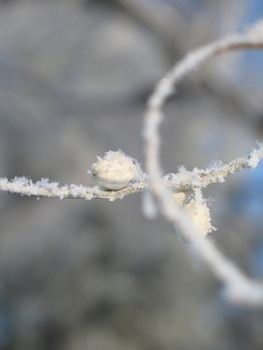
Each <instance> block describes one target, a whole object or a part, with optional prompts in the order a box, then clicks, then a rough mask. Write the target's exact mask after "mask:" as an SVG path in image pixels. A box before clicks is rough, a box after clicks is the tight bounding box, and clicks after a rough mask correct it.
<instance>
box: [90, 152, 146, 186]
mask: <svg viewBox="0 0 263 350" xmlns="http://www.w3.org/2000/svg"><path fill="white" fill-rule="evenodd" d="M91 174H92V175H94V176H95V177H96V179H97V180H98V183H99V185H100V186H101V187H102V188H104V189H105V190H120V189H121V188H124V187H126V186H127V185H128V184H129V183H130V182H131V181H132V180H136V179H138V178H139V177H140V175H141V174H142V171H141V169H140V165H139V164H138V163H137V161H136V160H134V159H132V158H131V157H128V156H127V155H126V154H125V153H123V152H122V151H120V150H119V151H115V152H114V151H109V152H107V153H105V154H104V156H103V158H100V157H98V160H97V162H96V163H94V164H93V165H92V168H91Z"/></svg>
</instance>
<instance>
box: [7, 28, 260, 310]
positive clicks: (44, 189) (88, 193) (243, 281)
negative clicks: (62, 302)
mask: <svg viewBox="0 0 263 350" xmlns="http://www.w3.org/2000/svg"><path fill="white" fill-rule="evenodd" d="M261 48H263V21H262V22H259V23H257V24H256V25H255V26H253V27H252V28H251V29H249V30H248V31H246V32H245V33H244V34H234V35H231V36H229V37H227V38H224V39H222V40H219V41H216V42H213V43H211V44H208V45H206V46H204V47H201V48H199V49H197V50H195V51H193V52H191V53H189V54H188V55H187V56H186V57H185V58H183V59H182V60H181V61H180V62H179V63H177V64H176V65H175V66H174V68H173V69H172V70H171V71H170V72H169V73H168V74H167V75H166V76H165V77H164V78H163V79H162V80H161V81H160V82H159V84H158V85H157V87H156V89H155V90H154V93H153V95H152V96H151V98H150V100H149V103H148V106H147V111H146V114H145V119H144V153H145V167H146V172H147V174H145V173H143V172H142V170H141V168H140V166H139V164H138V162H137V161H136V160H134V159H132V158H130V157H128V156H126V155H125V154H124V153H123V152H121V151H116V152H113V151H109V152H107V153H105V155H104V157H102V158H98V160H97V162H96V163H94V164H93V165H92V168H91V170H90V171H89V173H90V174H91V175H93V176H94V177H95V179H96V180H97V186H94V187H86V186H83V185H75V184H71V185H60V184H59V183H57V182H50V181H49V180H48V179H42V180H40V181H37V182H35V183H34V182H33V181H32V180H30V179H28V178H26V177H16V178H14V179H12V180H8V179H6V178H0V191H4V192H9V193H15V194H20V195H25V196H35V197H48V198H60V199H63V198H75V199H86V200H91V199H95V198H100V199H107V200H110V201H113V200H116V199H119V198H120V199H121V198H124V197H125V196H127V195H129V194H132V193H136V192H141V191H143V190H144V189H147V191H146V194H150V193H151V192H152V193H153V194H154V197H155V199H156V200H157V204H158V205H159V210H160V212H161V213H162V214H163V215H164V216H165V217H166V218H167V219H168V220H169V221H171V222H172V223H173V225H174V227H175V229H176V231H177V232H178V233H179V234H180V235H181V236H182V237H183V238H184V240H186V241H188V242H189V243H190V245H191V246H192V247H193V248H194V249H195V251H196V252H197V253H198V255H199V256H200V258H201V259H202V260H203V261H204V262H205V263H206V264H207V265H208V267H209V268H210V269H211V271H212V272H213V273H214V274H215V276H216V277H217V278H218V279H219V280H220V281H221V282H222V283H223V285H224V295H225V297H226V298H227V299H228V300H229V301H231V302H233V303H237V304H246V305H249V306H258V305H261V306H263V284H262V283H261V282H257V281H254V280H252V279H250V278H249V277H247V276H246V275H245V274H244V273H243V272H242V271H240V270H239V268H238V267H237V266H235V264H233V263H232V262H231V261H230V260H228V259H227V258H226V257H225V256H224V255H223V254H222V253H221V252H220V251H219V250H218V249H217V247H216V246H215V245H214V243H213V242H212V241H211V240H209V239H208V238H206V236H207V233H208V232H210V231H212V230H214V227H213V226H212V225H211V217H210V211H209V208H208V206H207V203H206V200H205V198H203V195H202V192H201V189H202V188H205V187H207V186H208V185H209V184H212V183H217V182H224V181H225V179H226V178H227V177H228V176H229V175H232V174H234V173H236V172H238V171H240V170H242V169H245V168H255V167H256V166H257V165H258V163H259V162H260V161H261V160H262V159H263V145H262V144H259V145H258V147H257V148H255V149H253V150H252V151H251V153H250V154H249V155H248V156H247V157H242V158H238V159H235V160H233V161H232V162H230V163H225V164H223V163H222V164H220V165H217V166H214V167H212V168H208V169H204V170H203V169H197V168H195V169H194V170H193V171H188V170H186V169H185V168H183V167H181V168H180V169H179V171H178V172H177V173H176V174H172V173H170V174H167V175H166V176H163V173H162V168H161V164H160V136H159V126H160V123H161V122H162V121H163V119H164V114H163V111H162V109H163V106H164V104H165V102H166V100H167V98H168V97H169V96H170V95H171V94H172V93H173V91H174V88H175V86H176V85H177V84H178V83H179V82H180V81H181V80H182V79H183V78H184V77H185V76H187V75H188V74H190V73H191V72H192V71H193V70H195V69H197V68H199V67H200V66H202V65H203V64H204V63H205V62H207V61H208V60H209V59H211V58H212V57H215V56H217V55H220V54H223V53H226V52H229V51H233V50H240V49H261ZM150 202H151V197H148V209H149V208H150V206H151V204H152V203H150ZM149 203H150V204H149ZM150 211H152V210H148V213H149V212H150Z"/></svg>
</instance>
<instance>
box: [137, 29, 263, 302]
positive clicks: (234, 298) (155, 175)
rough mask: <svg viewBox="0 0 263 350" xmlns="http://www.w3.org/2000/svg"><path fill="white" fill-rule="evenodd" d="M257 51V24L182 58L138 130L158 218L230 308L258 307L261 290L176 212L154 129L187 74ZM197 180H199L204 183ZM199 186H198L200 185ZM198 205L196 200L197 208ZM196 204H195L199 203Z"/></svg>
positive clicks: (218, 176)
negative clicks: (233, 54) (193, 255)
mask: <svg viewBox="0 0 263 350" xmlns="http://www.w3.org/2000/svg"><path fill="white" fill-rule="evenodd" d="M258 48H263V22H259V23H258V24H257V25H256V26H254V27H253V28H252V29H250V30H248V31H247V32H246V33H244V34H234V35H231V36H229V37H227V38H224V39H222V40H219V41H216V42H213V43H211V44H208V45H206V46H204V47H201V48H199V49H197V50H195V51H193V52H192V53H190V54H188V55H187V56H186V57H185V58H183V59H182V60H181V61H180V62H179V63H177V64H176V65H175V66H174V68H173V69H172V70H171V71H170V72H169V73H168V74H167V75H166V76H165V77H164V78H163V79H162V80H161V81H160V82H159V84H158V85H157V87H156V89H155V91H154V93H153V95H152V96H151V98H150V100H149V104H148V109H147V112H146V114H145V124H144V142H145V143H144V150H145V162H146V171H147V172H148V176H149V184H150V189H151V190H152V192H153V193H154V195H155V198H156V200H157V202H158V204H159V208H160V211H161V213H162V214H163V215H164V216H165V217H166V218H167V219H168V220H169V221H171V222H172V223H173V224H174V226H175V229H176V231H178V232H180V234H181V236H182V237H183V238H184V239H186V240H187V241H189V242H190V244H191V246H192V247H193V248H194V249H195V251H196V252H197V253H198V255H199V256H200V258H201V259H202V260H203V261H204V262H205V263H206V264H207V265H208V267H209V268H210V269H211V271H212V272H213V273H214V274H215V276H216V277H217V278H218V279H219V280H220V281H221V282H222V283H223V285H224V290H225V296H226V297H227V298H228V299H229V300H230V301H231V302H234V303H239V304H240V303H241V304H249V305H261V306H262V305H263V284H261V283H259V282H255V281H253V280H250V279H249V278H248V277H247V276H245V274H244V273H243V272H241V271H240V270H239V268H238V267H237V266H235V265H234V264H233V263H232V262H231V261H230V260H228V259H227V258H226V257H225V256H224V255H223V254H222V253H221V252H220V251H219V250H218V249H217V248H216V246H215V245H214V244H213V242H212V241H211V240H208V239H207V238H204V235H203V233H202V234H201V231H200V230H199V229H198V228H197V227H196V225H194V220H193V218H192V217H191V216H190V215H189V213H188V212H187V210H186V209H185V208H184V207H182V206H178V205H177V203H176V201H175V200H174V198H173V194H172V191H171V190H170V189H169V188H167V186H165V184H164V182H163V174H162V168H161V162H160V136H159V126H160V124H161V122H162V121H163V119H164V113H163V111H162V109H163V106H164V103H165V102H166V100H167V99H168V97H169V96H170V95H171V94H172V93H173V91H174V88H175V86H176V85H177V84H178V83H179V82H180V81H181V80H182V79H183V78H185V77H186V76H187V75H189V74H190V73H191V72H192V71H193V70H195V69H197V68H199V67H200V66H202V65H203V64H204V63H205V62H207V61H208V60H209V59H211V58H212V57H215V56H217V55H219V54H222V53H226V52H228V51H231V50H239V49H258ZM261 157H262V148H261V147H260V148H259V149H258V150H254V151H253V152H252V153H251V154H250V156H249V157H248V158H247V159H246V158H240V159H237V160H235V161H233V162H232V163H230V165H228V166H222V167H219V168H218V169H211V170H205V171H198V170H196V171H194V172H195V173H197V181H196V183H195V185H196V187H199V191H201V190H200V188H201V187H204V186H205V185H207V184H209V183H211V182H215V181H220V180H223V179H224V178H225V176H227V175H229V174H231V173H233V172H235V171H237V170H239V169H242V168H244V167H255V166H256V165H257V164H258V162H259V160H260V159H261ZM181 173H182V177H183V178H184V177H185V175H189V182H190V183H192V184H193V180H194V176H193V175H194V174H193V173H190V174H188V173H187V172H186V173H184V171H181ZM202 176H205V178H206V181H204V178H203V179H202ZM200 180H201V181H200ZM202 184H203V185H204V186H202ZM199 202H200V199H199V200H198V198H197V199H196V205H197V206H198V204H199ZM200 204H201V203H200Z"/></svg>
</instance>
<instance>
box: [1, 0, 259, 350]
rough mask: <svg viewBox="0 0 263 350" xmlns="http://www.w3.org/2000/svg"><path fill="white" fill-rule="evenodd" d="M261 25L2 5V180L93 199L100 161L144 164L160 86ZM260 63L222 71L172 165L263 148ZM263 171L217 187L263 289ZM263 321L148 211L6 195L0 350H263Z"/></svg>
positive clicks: (201, 16) (208, 79) (159, 7)
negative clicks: (213, 47)
mask: <svg viewBox="0 0 263 350" xmlns="http://www.w3.org/2000/svg"><path fill="white" fill-rule="evenodd" d="M262 16H263V4H262V1H260V0H221V1H216V0H111V1H110V0H104V1H103V0H93V1H92V0H86V1H85V0H31V1H30V0H1V1H0V176H1V177H5V176H7V177H9V178H12V177H14V176H23V175H25V176H28V177H30V178H32V179H33V180H38V179H40V178H42V177H48V178H50V179H51V180H53V181H59V182H60V183H76V184H85V185H86V184H89V183H90V181H91V180H90V179H89V178H88V176H87V173H86V170H87V169H88V168H89V167H90V165H91V164H92V163H93V162H94V161H95V158H96V155H103V153H104V152H105V151H108V150H110V149H111V150H117V149H119V148H120V149H122V150H123V151H124V152H125V153H127V154H128V155H130V156H132V157H134V158H136V159H138V160H139V161H140V162H143V157H142V138H141V126H142V115H143V112H144V109H145V103H146V100H147V97H148V96H149V94H150V92H151V91H152V89H153V87H154V84H155V83H156V82H157V81H158V79H160V78H161V77H162V75H163V74H164V73H165V72H166V71H167V70H168V69H169V68H170V67H171V65H172V64H173V62H175V61H176V60H178V59H180V58H181V57H182V56H183V55H184V54H185V53H187V51H188V50H190V49H192V48H195V47H197V46H199V45H202V44H205V43H207V42H209V41H211V40H214V39H216V38H218V37H221V36H222V35H224V34H226V33H229V32H231V31H233V30H238V29H244V28H246V27H247V26H248V25H249V24H251V23H253V22H254V21H255V20H257V19H258V18H260V17H262ZM262 79H263V54H262V53H251V52H250V53H242V54H241V53H239V54H231V55H229V56H225V57H221V58H218V59H216V60H214V61H213V62H211V63H209V64H207V65H206V66H205V67H204V68H203V69H202V70H201V71H199V72H196V73H194V74H192V77H190V78H189V79H187V80H186V81H185V82H184V83H183V84H182V85H181V86H180V88H178V93H177V96H176V97H175V98H172V99H171V100H170V102H169V104H168V106H167V108H166V111H167V120H166V121H165V123H164V125H163V127H162V135H163V145H162V146H163V147H162V160H163V166H164V169H165V171H166V172H168V171H170V172H174V171H176V169H177V167H178V166H179V165H185V166H186V167H187V168H188V169H191V168H193V167H195V166H197V167H206V166H208V165H209V164H211V162H213V161H218V160H224V161H228V160H231V159H232V158H235V157H237V156H239V155H243V154H247V153H248V151H249V150H250V149H251V147H253V146H254V145H255V141H256V140H261V139H262V136H263V89H262V81H263V80H262ZM262 176H263V166H259V167H258V168H257V169H256V170H255V171H253V172H249V171H245V172H243V173H242V174H239V175H237V176H234V177H233V178H229V179H228V180H227V182H226V183H225V184H224V185H222V184H218V185H213V186H211V187H209V188H208V189H207V190H206V192H205V195H206V197H207V198H210V200H209V203H210V206H211V211H212V217H213V224H214V226H216V227H217V228H218V231H217V232H215V233H213V234H212V236H213V239H214V240H215V241H216V242H217V244H218V245H219V247H220V248H221V249H222V250H223V251H224V252H225V253H226V255H228V256H229V257H231V258H232V259H233V260H234V261H235V262H236V263H238V264H239V265H240V266H241V267H242V268H243V269H244V270H245V271H246V272H247V273H248V274H250V275H252V276H254V277H257V278H262V277H263V235H262V216H263V182H262ZM262 329H263V311H262V310H257V309H256V310H248V309H245V308H240V307H234V306H231V305H229V304H227V303H226V302H225V301H224V300H223V299H222V297H221V295H220V285H219V284H218V282H216V281H215V279H214V277H213V276H212V275H211V274H210V272H209V271H208V270H207V269H206V267H205V266H203V265H202V264H201V263H200V262H199V261H198V259H197V258H196V257H195V256H191V255H190V254H189V252H188V251H187V250H186V249H185V247H184V245H183V244H182V243H181V242H179V241H178V240H177V239H176V236H175V234H174V232H173V229H172V227H171V226H170V225H169V223H166V222H165V221H164V220H163V219H162V218H160V217H159V218H157V219H155V220H153V221H148V220H147V219H146V218H144V216H143V214H142V212H141V195H140V194H136V195H132V196H129V197H127V198H125V199H123V200H122V201H116V202H113V203H109V202H106V201H99V200H93V201H91V202H86V201H81V200H63V201H61V200H55V199H41V200H36V199H34V198H25V197H24V198H21V197H19V196H15V195H10V194H4V193H1V194H0V349H14V350H17V349H27V350H31V349H38V350H41V349H43V350H44V349H49V350H53V349H54V350H57V349H63V350H81V349H87V350H175V349H176V350H211V349H213V350H217V349H218V350H235V349H238V350H243V349H244V350H245V349H246V350H247V349H250V350H262V349H263V335H262Z"/></svg>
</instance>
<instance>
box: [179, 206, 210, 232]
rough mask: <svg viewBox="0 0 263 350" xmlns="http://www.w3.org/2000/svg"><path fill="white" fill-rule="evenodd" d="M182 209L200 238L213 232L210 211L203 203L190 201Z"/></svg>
mask: <svg viewBox="0 0 263 350" xmlns="http://www.w3.org/2000/svg"><path fill="white" fill-rule="evenodd" d="M184 207H185V209H186V211H187V213H188V215H189V216H190V217H191V219H192V222H193V225H194V226H195V228H196V230H197V231H198V232H199V233H200V235H201V236H202V237H205V236H206V235H207V233H208V232H211V231H213V230H214V227H213V226H212V224H211V215H210V210H209V208H208V206H207V204H206V202H205V201H203V202H197V201H195V200H194V199H192V200H191V201H190V202H188V203H187V204H186V205H185V206H184Z"/></svg>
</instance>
